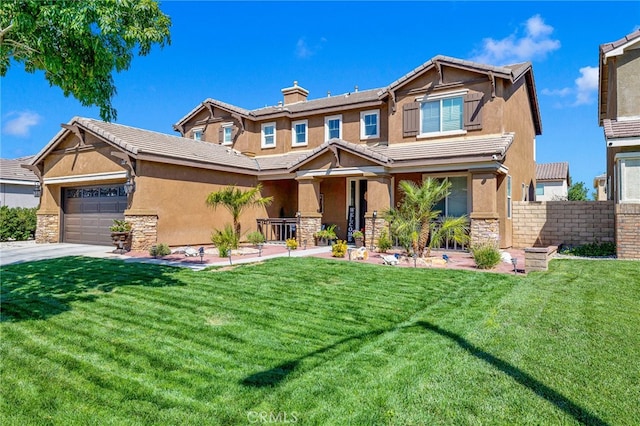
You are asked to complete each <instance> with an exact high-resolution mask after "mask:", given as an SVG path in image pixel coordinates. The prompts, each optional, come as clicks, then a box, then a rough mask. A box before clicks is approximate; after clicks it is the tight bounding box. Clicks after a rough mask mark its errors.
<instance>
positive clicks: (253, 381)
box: [241, 321, 608, 426]
mask: <svg viewBox="0 0 640 426" xmlns="http://www.w3.org/2000/svg"><path fill="white" fill-rule="evenodd" d="M416 327H421V328H423V329H425V330H427V331H430V332H434V333H437V334H439V335H440V336H443V337H446V338H447V339H450V340H452V341H453V342H455V343H456V344H457V345H458V346H460V347H461V348H462V349H464V350H465V351H467V352H468V353H469V354H471V355H473V356H474V357H476V358H478V359H480V360H482V361H484V362H486V363H487V364H489V365H491V366H492V367H494V368H496V369H498V370H500V371H501V372H503V373H504V374H507V375H508V376H509V377H511V378H512V379H513V380H515V381H516V382H517V383H519V384H520V385H522V386H524V387H525V388H527V389H529V390H531V391H532V392H534V393H535V394H536V395H538V396H539V397H541V398H544V399H546V400H547V401H548V402H550V403H551V404H553V405H555V406H556V407H557V408H559V409H560V410H562V411H564V412H565V413H566V414H568V415H570V416H571V417H573V418H574V419H575V420H576V421H578V422H580V423H583V424H589V425H599V426H606V425H608V423H606V422H605V421H604V420H602V419H600V418H599V417H597V416H596V415H594V414H592V413H590V412H589V411H588V410H587V409H585V408H583V407H581V406H580V405H578V404H576V403H575V402H573V401H571V400H570V399H569V398H567V397H565V396H564V395H562V394H560V393H559V392H556V391H555V390H553V389H551V388H550V387H548V386H547V385H545V384H544V383H542V382H540V381H539V380H537V379H536V378H534V377H532V376H531V375H529V374H527V373H526V372H524V371H522V370H520V369H519V368H518V367H516V366H514V365H512V364H510V363H508V362H507V361H504V360H502V359H500V358H498V357H495V356H493V355H491V354H490V353H488V352H486V351H483V350H482V349H480V348H479V347H477V346H475V345H473V344H471V343H470V342H469V341H468V340H466V339H465V338H463V337H461V336H459V335H458V334H455V333H452V332H450V331H447V330H445V329H443V328H440V327H438V326H437V325H435V324H431V323H430V322H427V321H418V322H416V323H414V324H411V325H408V326H405V327H399V328H392V329H382V330H375V331H372V332H369V333H363V334H359V335H356V336H352V337H347V338H345V339H342V340H339V341H338V342H336V343H334V344H332V345H329V346H326V347H324V348H321V349H318V350H316V351H313V352H310V353H309V354H307V355H305V356H303V357H300V358H298V359H295V360H292V361H288V362H285V363H283V364H281V365H279V366H277V367H274V368H272V369H270V370H267V371H262V372H259V373H256V374H252V375H251V376H249V377H247V378H245V379H244V380H242V382H241V383H242V384H243V385H245V386H253V387H265V386H275V385H277V384H279V383H280V382H281V381H282V380H284V379H285V378H286V377H287V375H289V374H290V373H292V372H293V371H294V370H295V369H296V368H297V366H298V364H299V363H300V362H301V361H303V360H305V359H306V358H311V357H314V356H316V355H318V354H321V353H323V352H327V351H329V350H331V349H334V348H336V347H337V346H340V345H342V344H345V343H347V342H349V341H360V340H363V339H366V338H369V337H373V336H377V335H381V334H384V333H388V332H391V331H395V330H400V329H408V328H416Z"/></svg>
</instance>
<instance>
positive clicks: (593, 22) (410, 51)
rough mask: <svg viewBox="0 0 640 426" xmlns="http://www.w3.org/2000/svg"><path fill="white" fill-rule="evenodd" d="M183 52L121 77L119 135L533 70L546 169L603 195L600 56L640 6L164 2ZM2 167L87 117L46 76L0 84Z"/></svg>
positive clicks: (636, 20)
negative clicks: (125, 130)
mask: <svg viewBox="0 0 640 426" xmlns="http://www.w3.org/2000/svg"><path fill="white" fill-rule="evenodd" d="M161 8H162V10H163V11H164V12H165V13H166V14H168V15H169V16H170V17H171V19H172V27H171V38H172V42H171V45H169V46H166V47H165V48H164V49H160V48H159V47H155V48H154V49H152V51H151V53H150V54H149V55H148V56H145V57H137V58H135V59H134V60H133V62H132V65H131V67H130V69H129V70H127V71H124V72H122V73H119V74H116V75H115V83H116V86H117V90H118V94H117V96H116V97H115V98H114V106H115V108H116V109H117V110H118V120H117V122H118V123H120V124H126V125H130V126H135V127H140V128H144V129H149V130H155V131H159V132H164V133H169V134H175V135H177V133H175V132H174V131H173V129H172V124H174V123H175V122H177V121H178V120H179V119H180V118H182V117H183V116H184V115H185V114H186V113H188V112H189V111H191V109H193V108H194V107H195V106H196V105H198V104H199V103H200V102H202V101H203V100H204V99H206V98H214V99H218V100H221V101H224V102H228V103H231V104H234V105H237V106H240V107H243V108H247V109H253V108H259V107H263V106H265V105H275V104H276V103H277V102H278V101H279V100H281V99H282V94H281V92H280V89H282V88H284V87H288V86H291V85H292V83H293V81H294V80H297V81H298V82H299V84H300V85H301V86H302V87H304V88H305V89H307V90H309V92H310V93H309V98H310V99H312V98H318V97H324V96H326V95H327V92H328V91H330V92H331V93H332V94H340V93H345V92H349V91H352V90H353V89H354V86H356V85H357V86H358V87H359V88H360V89H361V90H365V89H372V88H378V87H384V86H386V85H388V84H390V83H391V82H393V81H394V80H396V79H397V78H399V77H401V76H402V75H404V74H406V73H407V72H409V71H410V70H412V69H414V68H415V67H417V66H419V65H421V64H422V63H424V62H426V61H428V60H429V59H431V58H432V57H433V56H435V55H439V54H441V55H447V56H452V57H456V58H460V59H469V60H475V61H479V62H483V63H488V64H492V65H504V64H509V63H515V62H522V61H531V62H532V63H533V72H534V77H535V82H536V88H537V91H538V101H539V104H540V109H541V115H542V130H543V131H542V135H541V136H539V137H538V138H537V161H538V162H539V163H544V162H555V161H568V162H569V169H570V173H571V176H572V179H573V181H574V182H577V181H583V182H585V183H586V184H587V185H588V187H589V188H590V187H591V185H592V181H593V177H594V176H596V175H598V174H600V173H603V172H604V171H605V167H606V166H605V145H604V137H603V131H602V128H601V127H599V126H598V116H597V88H598V48H599V45H600V44H602V43H606V42H611V41H615V40H618V39H620V38H622V37H624V36H625V35H627V34H629V33H631V32H632V31H634V30H635V29H636V28H638V27H639V26H640V2H631V1H628V2H592V1H589V2H577V1H574V2H550V1H549V2H547V1H545V2H482V1H475V2H462V1H459V2H450V1H447V2H445V1H442V2H393V3H392V2H365V1H360V2H352V3H343V2H281V3H274V2H257V3H254V2H212V1H199V2H186V1H164V2H161ZM0 90H1V108H2V109H1V111H0V117H1V118H2V133H1V136H2V142H1V155H2V158H16V157H20V156H25V155H32V154H36V153H37V152H38V151H39V150H40V149H42V147H44V146H45V145H46V144H47V143H48V142H49V141H50V140H51V138H52V137H53V136H54V135H55V134H56V133H57V132H58V131H59V130H60V124H61V123H66V122H68V121H69V120H70V119H71V118H72V117H74V116H76V115H77V116H83V117H91V118H99V116H98V109H97V108H95V107H92V108H88V107H83V106H82V105H80V103H79V102H78V101H76V100H75V99H74V98H65V97H64V95H63V94H62V91H61V90H60V89H59V88H57V87H50V86H49V84H48V83H47V82H46V81H45V79H44V77H43V74H42V73H35V74H29V73H26V72H25V71H24V69H23V67H22V66H21V65H20V64H15V63H14V64H13V65H12V67H11V68H10V69H9V72H8V73H7V75H6V76H5V77H3V78H2V81H1V87H0Z"/></svg>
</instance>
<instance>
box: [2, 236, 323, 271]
mask: <svg viewBox="0 0 640 426" xmlns="http://www.w3.org/2000/svg"><path fill="white" fill-rule="evenodd" d="M113 250H114V247H113V246H96V245H89V244H69V243H55V244H35V242H34V241H16V242H9V243H6V242H5V243H2V244H0V266H5V265H11V264H14V263H23V262H33V261H37V260H46V259H55V258H58V257H65V256H88V257H99V258H105V259H121V260H124V261H125V262H141V263H150V264H154V265H166V266H177V267H183V268H190V269H193V270H196V271H199V270H202V269H204V268H207V267H209V266H229V265H230V264H233V265H237V264H241V263H252V262H258V261H263V260H267V259H273V258H275V257H287V256H289V253H288V252H286V251H285V252H284V253H277V254H272V255H265V256H261V257H258V255H257V254H256V255H246V256H241V257H238V258H233V259H232V261H231V263H230V262H229V260H228V259H225V260H220V261H219V262H209V263H204V264H201V263H195V262H180V261H172V260H164V259H150V258H145V257H131V256H127V254H126V253H125V254H118V253H113ZM329 252H331V247H327V246H326V247H316V248H310V249H307V250H293V251H291V257H302V256H314V255H319V254H323V253H329Z"/></svg>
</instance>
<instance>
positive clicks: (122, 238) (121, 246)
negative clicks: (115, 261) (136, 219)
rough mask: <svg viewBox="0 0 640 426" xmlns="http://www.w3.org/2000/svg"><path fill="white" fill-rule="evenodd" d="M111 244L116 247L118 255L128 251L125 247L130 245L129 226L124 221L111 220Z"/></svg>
mask: <svg viewBox="0 0 640 426" xmlns="http://www.w3.org/2000/svg"><path fill="white" fill-rule="evenodd" d="M109 230H110V231H111V239H112V240H113V244H114V245H116V246H118V248H117V249H116V250H119V251H120V253H124V252H125V251H128V249H125V247H128V246H129V245H130V237H131V224H130V223H129V222H127V221H126V220H124V219H113V224H112V225H111V226H110V227H109Z"/></svg>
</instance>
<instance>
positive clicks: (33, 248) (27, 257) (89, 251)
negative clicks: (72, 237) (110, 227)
mask: <svg viewBox="0 0 640 426" xmlns="http://www.w3.org/2000/svg"><path fill="white" fill-rule="evenodd" d="M113 249H114V247H113V246H94V245H89V244H69V243H56V244H36V243H35V242H34V241H16V242H9V243H1V244H0V266H5V265H10V264H12V263H22V262H32V261H35V260H45V259H54V258H56V257H64V256H89V257H103V258H107V257H111V258H116V259H118V258H121V256H120V255H119V254H116V253H113Z"/></svg>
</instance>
